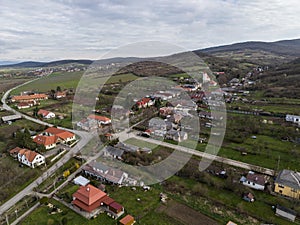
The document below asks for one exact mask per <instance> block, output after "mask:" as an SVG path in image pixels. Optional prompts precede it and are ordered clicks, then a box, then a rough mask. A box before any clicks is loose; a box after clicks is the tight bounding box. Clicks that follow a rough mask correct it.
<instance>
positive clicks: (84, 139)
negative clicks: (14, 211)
mask: <svg viewBox="0 0 300 225" xmlns="http://www.w3.org/2000/svg"><path fill="white" fill-rule="evenodd" d="M33 81H34V80H31V81H28V82H26V83H24V84H21V85H18V86H16V87H14V88H12V89H10V90H8V91H7V92H6V93H5V94H4V95H3V97H2V99H1V101H2V104H3V108H4V109H5V110H8V111H11V112H13V113H15V114H16V115H21V116H22V117H23V118H25V119H27V120H31V121H33V122H35V123H39V124H42V125H46V126H53V125H52V124H49V123H46V122H43V121H40V120H38V119H35V118H31V117H29V116H27V115H24V114H22V113H20V112H17V111H16V110H14V109H12V108H11V107H10V106H8V105H7V104H6V99H7V97H8V95H9V93H10V92H11V91H12V90H14V89H16V88H19V87H21V86H23V85H26V84H28V83H31V82H33ZM63 129H65V128H63ZM65 130H69V131H71V132H73V133H75V134H76V135H77V136H79V137H80V141H79V142H78V143H77V145H76V146H74V147H73V148H71V149H70V150H69V151H68V153H67V154H65V155H64V156H63V157H62V158H61V159H60V160H59V161H57V163H55V164H54V165H53V166H52V167H50V168H49V169H48V170H47V171H45V172H44V173H43V174H42V175H41V176H40V177H39V178H37V179H36V180H35V181H33V182H32V183H31V184H29V185H28V186H27V187H26V188H24V189H23V190H22V191H20V192H19V193H18V194H16V195H15V196H14V197H12V198H11V199H9V200H8V201H7V202H5V203H4V204H3V205H1V207H0V215H2V214H3V213H4V212H5V211H6V210H8V209H9V208H10V207H12V206H13V205H14V204H16V203H17V202H18V201H20V200H21V199H22V198H23V197H24V196H26V195H28V194H30V193H31V192H32V190H33V189H34V188H35V187H37V186H38V185H39V184H40V183H42V182H43V181H44V180H45V179H47V178H48V177H49V176H51V175H52V174H53V173H54V172H55V171H56V170H57V169H58V168H60V167H61V166H62V165H64V164H65V163H66V162H67V161H68V160H69V159H70V158H72V157H73V156H74V155H75V154H76V153H78V152H79V151H80V150H81V149H82V148H83V147H84V146H85V145H86V144H87V143H88V142H89V141H90V140H91V139H92V138H93V136H94V135H95V134H92V133H87V132H84V131H77V130H71V129H65Z"/></svg>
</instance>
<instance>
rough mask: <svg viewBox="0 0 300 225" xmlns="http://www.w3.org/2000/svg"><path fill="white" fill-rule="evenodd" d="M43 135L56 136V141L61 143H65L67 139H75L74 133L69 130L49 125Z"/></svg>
mask: <svg viewBox="0 0 300 225" xmlns="http://www.w3.org/2000/svg"><path fill="white" fill-rule="evenodd" d="M44 134H45V135H48V136H56V137H57V138H58V141H59V142H61V143H64V144H65V143H67V142H69V141H74V140H76V136H75V134H74V133H72V132H70V131H66V130H63V129H59V128H57V127H49V128H47V129H46V130H45V131H44Z"/></svg>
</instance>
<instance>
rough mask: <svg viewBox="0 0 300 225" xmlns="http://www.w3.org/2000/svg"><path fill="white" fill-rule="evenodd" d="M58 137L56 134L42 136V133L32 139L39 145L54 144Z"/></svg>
mask: <svg viewBox="0 0 300 225" xmlns="http://www.w3.org/2000/svg"><path fill="white" fill-rule="evenodd" d="M57 139H58V137H56V136H44V135H37V136H36V137H35V138H34V139H33V141H34V142H35V143H37V144H39V145H44V146H48V145H52V144H55V143H56V141H57Z"/></svg>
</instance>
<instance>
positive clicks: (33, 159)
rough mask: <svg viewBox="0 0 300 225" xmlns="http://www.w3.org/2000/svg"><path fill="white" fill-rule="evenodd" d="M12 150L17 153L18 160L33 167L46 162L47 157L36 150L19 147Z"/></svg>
mask: <svg viewBox="0 0 300 225" xmlns="http://www.w3.org/2000/svg"><path fill="white" fill-rule="evenodd" d="M10 152H11V153H13V154H17V159H18V161H19V162H21V163H23V164H25V165H26V166H29V167H31V168H35V167H37V166H40V165H42V164H44V163H45V157H44V156H42V155H41V154H39V153H37V152H35V151H31V150H28V149H25V148H18V147H17V148H15V149H12V150H11V151H10Z"/></svg>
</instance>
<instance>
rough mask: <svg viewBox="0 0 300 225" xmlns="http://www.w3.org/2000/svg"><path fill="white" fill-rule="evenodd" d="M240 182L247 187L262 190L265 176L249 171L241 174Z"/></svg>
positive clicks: (265, 181)
mask: <svg viewBox="0 0 300 225" xmlns="http://www.w3.org/2000/svg"><path fill="white" fill-rule="evenodd" d="M240 182H241V183H242V184H243V185H245V186H247V187H250V188H253V189H256V190H261V191H262V190H264V189H265V185H266V183H267V178H266V176H265V175H262V174H256V173H254V172H252V171H249V173H248V174H247V176H246V177H244V176H243V177H242V178H241V179H240Z"/></svg>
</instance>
